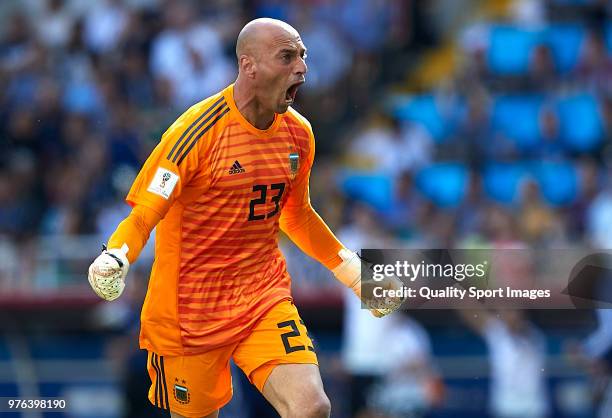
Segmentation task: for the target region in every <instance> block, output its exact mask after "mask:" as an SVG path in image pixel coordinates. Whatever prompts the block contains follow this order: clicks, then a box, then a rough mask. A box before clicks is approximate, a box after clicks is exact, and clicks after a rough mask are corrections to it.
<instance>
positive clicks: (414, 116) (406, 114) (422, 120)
mask: <svg viewBox="0 0 612 418" xmlns="http://www.w3.org/2000/svg"><path fill="white" fill-rule="evenodd" d="M395 116H396V117H398V118H399V119H401V120H407V121H411V122H414V123H418V124H421V125H422V126H423V127H424V128H425V129H427V131H428V132H429V134H430V135H431V136H432V138H433V139H434V140H435V141H436V142H441V141H443V140H444V139H445V137H446V134H447V133H448V126H447V121H446V120H445V117H444V115H443V113H442V111H441V109H440V107H439V105H438V103H437V102H436V98H435V97H434V95H432V94H426V95H422V96H414V97H410V98H408V99H407V100H406V101H404V102H403V103H401V104H399V105H398V106H397V108H396V109H395Z"/></svg>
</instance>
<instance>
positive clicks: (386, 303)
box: [332, 249, 404, 318]
mask: <svg viewBox="0 0 612 418" xmlns="http://www.w3.org/2000/svg"><path fill="white" fill-rule="evenodd" d="M338 256H340V258H341V259H342V263H340V265H339V266H338V267H336V268H334V269H332V273H334V276H336V279H338V280H339V281H340V282H342V283H343V284H344V285H345V286H347V287H348V288H349V289H351V290H352V291H353V292H354V293H355V295H357V297H358V298H359V299H360V300H361V265H362V263H363V264H364V265H365V266H366V268H370V266H369V265H368V264H367V263H366V262H365V261H364V260H362V259H361V258H360V257H359V255H357V253H355V252H353V251H350V250H347V249H342V250H340V251H338ZM377 285H378V286H381V287H383V288H384V289H396V290H397V289H401V288H402V286H403V283H402V282H401V280H399V279H398V278H396V277H394V278H387V279H385V280H383V281H381V282H378V283H377ZM362 301H363V300H362ZM403 302H404V298H390V297H387V298H383V299H381V300H377V301H376V305H382V306H376V307H372V308H370V312H372V314H373V315H374V316H376V317H378V318H381V317H383V316H386V315H389V314H390V313H392V312H395V311H396V310H397V309H399V308H400V306H401V305H402V303H403ZM366 304H368V303H366Z"/></svg>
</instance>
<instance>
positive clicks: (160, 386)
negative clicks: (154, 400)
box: [154, 354, 167, 409]
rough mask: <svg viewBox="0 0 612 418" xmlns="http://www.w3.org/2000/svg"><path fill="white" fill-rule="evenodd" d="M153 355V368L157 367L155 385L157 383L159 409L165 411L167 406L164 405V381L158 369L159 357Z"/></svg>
mask: <svg viewBox="0 0 612 418" xmlns="http://www.w3.org/2000/svg"><path fill="white" fill-rule="evenodd" d="M154 355H155V366H156V367H157V383H158V396H159V407H160V408H162V409H166V408H167V405H164V384H165V382H164V380H163V374H162V372H161V368H160V367H159V356H158V355H157V354H154Z"/></svg>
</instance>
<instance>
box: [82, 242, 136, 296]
mask: <svg viewBox="0 0 612 418" xmlns="http://www.w3.org/2000/svg"><path fill="white" fill-rule="evenodd" d="M127 252H128V248H127V245H124V246H123V247H121V248H111V249H110V250H107V249H106V246H103V247H102V254H100V255H99V256H98V257H97V258H96V259H95V260H94V262H93V263H91V266H89V274H88V276H87V278H88V280H89V284H90V285H91V288H92V289H93V290H94V292H96V294H97V295H98V296H100V297H101V298H102V299H104V300H108V301H111V300H115V299H117V298H118V297H119V296H121V293H123V289H124V288H125V276H127V273H128V270H129V268H130V262H129V261H128V259H127V257H126V254H127Z"/></svg>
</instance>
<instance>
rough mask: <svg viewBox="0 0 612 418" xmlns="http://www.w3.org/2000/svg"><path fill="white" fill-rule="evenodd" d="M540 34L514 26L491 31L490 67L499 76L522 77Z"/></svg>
mask: <svg viewBox="0 0 612 418" xmlns="http://www.w3.org/2000/svg"><path fill="white" fill-rule="evenodd" d="M538 35H539V34H538V32H535V31H530V30H526V29H520V28H517V27H514V26H496V27H494V28H492V30H491V35H490V36H491V38H490V44H489V51H488V56H487V60H488V65H489V68H490V69H491V71H492V72H493V73H496V74H499V75H522V74H526V73H527V71H528V69H529V61H530V59H531V54H532V52H533V49H534V47H535V46H536V44H537V42H538V38H539V36H538Z"/></svg>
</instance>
